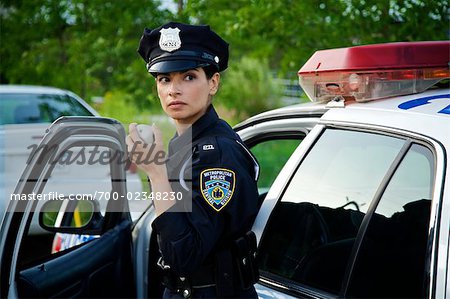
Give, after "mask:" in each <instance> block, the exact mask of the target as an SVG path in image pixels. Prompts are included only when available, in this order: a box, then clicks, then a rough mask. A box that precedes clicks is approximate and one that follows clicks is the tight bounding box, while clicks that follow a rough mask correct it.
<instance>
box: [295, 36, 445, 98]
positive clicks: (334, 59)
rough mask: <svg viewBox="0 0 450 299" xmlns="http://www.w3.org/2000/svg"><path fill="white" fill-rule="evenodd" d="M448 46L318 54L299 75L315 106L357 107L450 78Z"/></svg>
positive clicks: (416, 44)
mask: <svg viewBox="0 0 450 299" xmlns="http://www.w3.org/2000/svg"><path fill="white" fill-rule="evenodd" d="M449 61H450V41H436V42H411V43H388V44H378V45H367V46H357V47H351V48H340V49H331V50H322V51H317V52H316V53H314V55H313V56H312V57H311V58H310V59H309V60H308V61H307V62H306V63H305V65H304V66H303V67H302V68H301V69H300V71H299V72H298V75H299V81H300V85H301V87H302V88H303V90H304V91H305V93H306V94H307V95H308V97H309V98H310V99H311V100H312V101H329V100H331V99H333V98H335V97H336V96H344V97H346V96H351V97H353V98H355V100H357V101H361V102H364V101H370V100H373V99H379V98H385V97H392V96H398V95H405V94H413V93H418V92H422V91H424V90H426V89H428V88H430V87H431V86H433V85H434V84H436V83H437V82H439V81H441V80H443V79H447V78H450V71H449Z"/></svg>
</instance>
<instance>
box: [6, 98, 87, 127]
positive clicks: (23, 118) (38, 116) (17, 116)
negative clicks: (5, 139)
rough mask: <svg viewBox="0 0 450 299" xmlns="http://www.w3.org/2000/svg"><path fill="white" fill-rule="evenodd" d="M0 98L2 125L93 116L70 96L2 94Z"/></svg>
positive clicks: (49, 121)
mask: <svg viewBox="0 0 450 299" xmlns="http://www.w3.org/2000/svg"><path fill="white" fill-rule="evenodd" d="M0 97H1V99H0V125H6V124H28V123H52V122H53V121H55V120H56V119H58V118H59V117H61V116H71V115H76V116H92V113H91V112H89V110H87V109H86V108H85V107H84V106H83V105H82V104H81V103H80V102H78V101H77V100H76V99H74V98H72V97H70V96H68V95H54V94H2V95H1V96H0Z"/></svg>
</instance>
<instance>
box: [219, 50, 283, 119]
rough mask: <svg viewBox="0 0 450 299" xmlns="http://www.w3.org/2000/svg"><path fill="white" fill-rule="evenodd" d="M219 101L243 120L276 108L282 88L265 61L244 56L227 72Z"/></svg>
mask: <svg viewBox="0 0 450 299" xmlns="http://www.w3.org/2000/svg"><path fill="white" fill-rule="evenodd" d="M222 83H223V84H222V86H221V89H220V90H219V93H218V95H217V96H216V98H215V100H214V101H216V102H219V103H223V105H224V106H225V107H227V108H228V109H232V110H234V112H235V115H236V116H237V118H238V119H239V120H243V119H244V118H245V117H248V116H250V115H254V114H257V113H259V112H262V111H265V110H268V109H271V108H275V107H277V106H279V103H280V93H281V92H280V89H279V87H278V86H277V84H276V83H275V81H274V79H273V76H272V73H271V71H270V68H269V66H268V65H267V62H266V61H265V60H257V59H254V58H248V57H243V58H242V59H241V60H240V61H239V62H237V63H234V64H233V65H230V67H229V68H228V70H227V71H226V72H225V74H224V76H223V80H222Z"/></svg>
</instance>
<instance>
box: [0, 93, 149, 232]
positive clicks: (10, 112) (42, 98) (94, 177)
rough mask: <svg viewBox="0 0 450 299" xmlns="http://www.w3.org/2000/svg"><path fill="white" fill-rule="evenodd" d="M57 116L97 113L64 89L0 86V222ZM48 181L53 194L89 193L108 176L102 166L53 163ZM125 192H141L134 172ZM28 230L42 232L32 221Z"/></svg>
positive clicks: (130, 174) (130, 173)
mask: <svg viewBox="0 0 450 299" xmlns="http://www.w3.org/2000/svg"><path fill="white" fill-rule="evenodd" d="M61 116H90V117H98V116H99V114H98V113H97V111H95V110H94V108H92V107H91V106H89V105H88V104H87V103H86V102H85V101H84V100H83V99H81V98H80V97H79V96H77V95H76V94H74V93H72V92H70V91H67V90H62V89H59V88H53V87H43V86H27V85H0V145H1V146H0V177H1V178H2V179H1V183H0V220H1V218H2V217H3V214H4V212H5V210H6V206H7V204H8V202H9V201H10V199H11V194H12V193H13V191H14V187H15V186H16V184H17V181H18V180H19V179H20V175H21V174H22V172H23V170H24V169H25V167H26V165H27V163H28V160H29V157H30V154H31V152H32V151H33V150H36V149H38V147H37V145H38V144H39V142H40V140H41V139H42V138H43V137H44V134H45V132H46V129H47V128H48V127H49V125H50V124H51V123H52V122H54V121H55V120H57V119H58V118H60V117H61ZM44 149H45V148H44ZM74 156H75V155H74ZM67 158H69V157H67ZM66 161H67V160H66ZM131 169H132V170H133V168H131ZM134 169H135V168H134ZM81 174H84V177H85V180H84V181H80V180H77V181H74V180H72V178H73V177H79V176H80V175H81ZM49 180H50V182H49V184H50V185H51V187H52V188H54V189H52V190H53V191H59V192H64V193H73V192H77V191H78V190H79V189H78V188H80V186H82V188H87V187H88V186H90V187H91V188H92V190H97V189H96V188H97V187H98V186H99V184H100V183H99V181H100V180H103V181H109V180H110V176H109V173H108V169H107V168H106V166H104V165H103V167H102V166H100V167H99V166H96V165H82V166H80V165H77V164H76V163H56V166H55V169H54V172H53V175H52V177H50V178H49ZM75 182H77V183H75ZM100 185H101V184H100ZM127 189H128V191H130V192H141V191H142V189H143V187H142V182H141V180H140V178H139V175H138V173H136V171H128V172H127ZM99 191H102V189H99ZM103 191H109V190H103ZM32 230H33V233H43V232H45V231H44V230H42V229H41V228H40V227H39V225H37V223H36V222H35V223H33V226H32Z"/></svg>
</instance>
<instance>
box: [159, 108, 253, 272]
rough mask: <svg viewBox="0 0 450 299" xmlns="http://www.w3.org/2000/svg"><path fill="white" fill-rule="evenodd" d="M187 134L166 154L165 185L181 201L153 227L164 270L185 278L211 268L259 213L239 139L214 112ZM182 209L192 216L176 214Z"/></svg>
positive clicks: (250, 165)
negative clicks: (181, 207)
mask: <svg viewBox="0 0 450 299" xmlns="http://www.w3.org/2000/svg"><path fill="white" fill-rule="evenodd" d="M191 129H192V131H191V132H190V133H188V134H186V133H184V134H182V135H181V136H178V135H175V137H174V138H173V139H172V140H171V141H170V144H169V152H168V162H167V169H168V174H169V180H170V182H171V186H172V189H173V191H174V192H182V193H183V200H182V201H180V202H177V204H175V205H174V206H173V207H171V208H170V209H169V210H168V211H166V212H165V213H163V214H161V215H159V216H158V217H157V218H156V219H155V220H154V222H153V224H152V227H153V230H154V231H156V233H157V234H158V242H159V247H160V251H161V254H162V257H163V260H164V264H165V265H168V266H170V267H171V269H172V270H173V271H174V272H175V273H176V274H177V275H179V276H180V277H188V278H189V277H190V276H192V275H194V274H195V273H196V272H197V273H198V272H199V271H201V270H202V268H205V267H207V266H210V265H212V264H213V263H214V257H215V253H216V252H217V251H218V250H220V249H223V248H225V247H226V246H228V245H229V242H230V241H232V240H234V239H236V238H238V237H240V236H242V235H243V234H245V233H246V232H247V231H249V230H251V227H252V224H253V221H254V219H255V217H256V214H257V210H258V191H257V186H256V180H257V176H258V171H259V169H258V164H257V162H256V160H255V159H254V157H253V156H252V155H251V154H250V152H249V151H248V149H247V148H246V147H245V146H244V145H243V143H242V141H241V139H240V138H239V136H238V135H237V134H236V133H235V132H234V131H233V129H232V128H231V127H230V126H229V125H228V124H227V123H226V122H225V121H223V120H221V119H219V117H218V116H217V113H216V111H215V110H214V108H213V107H212V106H210V107H209V108H208V110H207V112H206V113H205V115H203V116H202V117H201V118H200V119H199V120H198V121H196V122H195V123H194V124H193V126H192V128H191ZM186 161H192V163H191V165H190V163H186ZM186 165H188V166H186ZM186 187H187V188H186ZM186 189H188V190H189V191H187V190H186ZM184 196H187V197H191V198H192V202H191V201H190V199H191V198H185V197H184ZM191 203H192V206H191V205H190V204H191ZM180 205H183V208H184V209H185V211H186V210H192V211H186V212H174V211H175V210H176V211H179V210H180V209H179V208H180Z"/></svg>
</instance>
